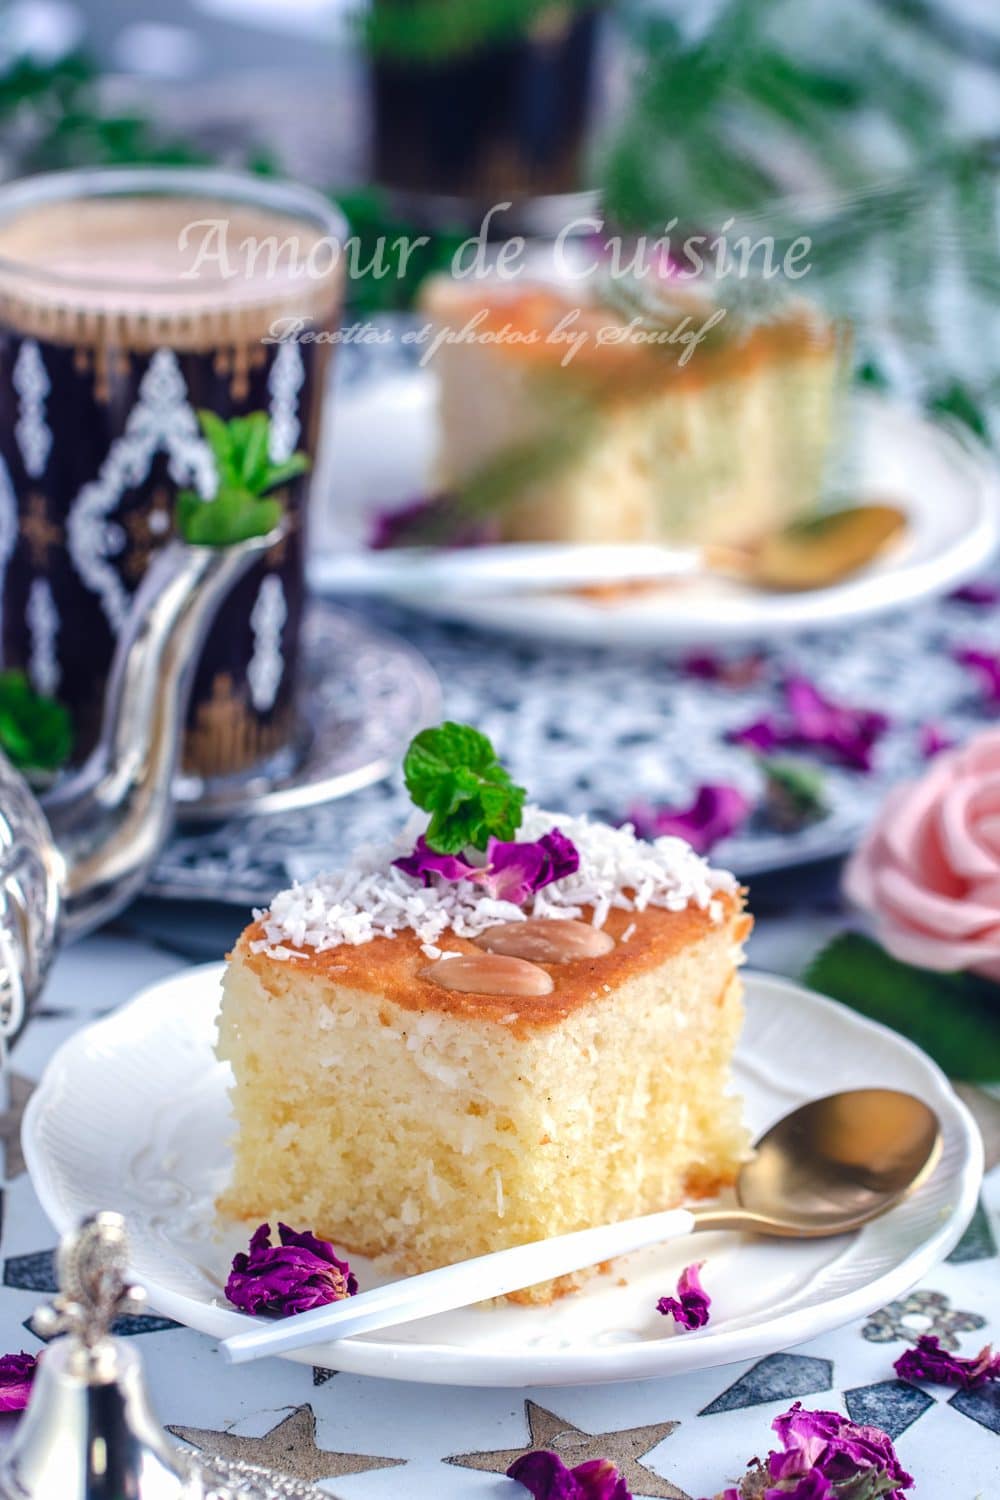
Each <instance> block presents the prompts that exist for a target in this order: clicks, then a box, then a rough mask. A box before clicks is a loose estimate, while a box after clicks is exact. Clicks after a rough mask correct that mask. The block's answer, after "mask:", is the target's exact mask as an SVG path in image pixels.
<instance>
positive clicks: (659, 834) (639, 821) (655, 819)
mask: <svg viewBox="0 0 1000 1500" xmlns="http://www.w3.org/2000/svg"><path fill="white" fill-rule="evenodd" d="M751 810H752V804H751V802H750V799H749V798H748V797H745V796H744V794H743V793H742V792H741V791H740V789H739V787H735V786H726V785H724V784H719V785H714V784H711V783H709V784H707V785H705V786H700V787H699V788H698V790H697V792H696V793H695V797H694V801H693V802H692V803H691V805H690V806H689V807H647V806H645V805H642V804H639V805H637V806H635V807H633V808H631V809H630V810H629V813H628V816H627V819H626V821H627V822H629V823H631V824H632V826H633V828H634V829H635V831H636V833H637V834H638V835H639V837H640V838H642V839H659V838H678V839H685V840H686V841H687V842H688V843H689V844H690V845H691V848H692V849H693V850H694V851H695V853H696V854H707V853H708V852H709V850H710V849H713V848H714V847H715V845H716V844H718V843H721V841H722V840H723V839H726V838H729V836H730V834H733V833H735V832H736V831H737V829H739V828H742V826H743V824H744V823H745V822H746V820H747V818H748V817H749V816H750V813H751Z"/></svg>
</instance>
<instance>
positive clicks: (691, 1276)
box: [656, 1260, 712, 1329]
mask: <svg viewBox="0 0 1000 1500" xmlns="http://www.w3.org/2000/svg"><path fill="white" fill-rule="evenodd" d="M704 1264H705V1262H704V1261H703V1260H699V1261H696V1262H695V1264H694V1265H693V1266H686V1267H685V1269H684V1270H683V1271H682V1272H681V1274H680V1280H679V1281H678V1283H677V1295H676V1297H661V1298H660V1300H659V1302H658V1303H657V1304H656V1311H657V1312H658V1313H662V1314H663V1315H664V1317H666V1316H667V1315H669V1316H670V1317H672V1318H673V1320H674V1322H675V1323H679V1324H680V1326H681V1327H682V1328H689V1329H690V1328H704V1327H705V1325H706V1323H707V1322H708V1320H709V1316H710V1313H709V1309H710V1307H711V1306H712V1299H711V1297H710V1296H709V1295H708V1293H707V1292H706V1291H705V1289H704V1287H703V1286H702V1284H701V1282H700V1280H699V1279H698V1272H699V1271H700V1270H701V1268H702V1266H703V1265H704Z"/></svg>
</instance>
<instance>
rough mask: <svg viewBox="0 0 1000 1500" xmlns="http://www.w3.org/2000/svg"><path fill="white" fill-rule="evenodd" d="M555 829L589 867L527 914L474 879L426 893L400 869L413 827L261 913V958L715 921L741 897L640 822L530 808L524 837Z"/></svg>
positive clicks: (679, 842)
mask: <svg viewBox="0 0 1000 1500" xmlns="http://www.w3.org/2000/svg"><path fill="white" fill-rule="evenodd" d="M553 828H559V829H560V830H561V831H562V832H563V833H564V834H565V835H566V837H567V838H570V839H572V841H573V843H574V844H575V845H576V848H577V850H578V852H579V855H580V868H579V869H578V870H576V871H574V873H573V874H572V875H566V876H564V877H563V878H562V879H561V880H556V881H553V882H552V884H551V885H547V886H545V887H544V888H543V889H542V890H540V891H536V892H535V894H534V895H533V896H532V898H531V900H530V902H529V903H528V904H527V905H525V906H523V907H522V906H514V905H513V904H512V903H511V902H510V901H499V900H496V899H494V898H493V897H491V896H489V895H487V894H486V893H485V892H484V891H483V889H482V887H481V886H479V885H477V884H476V883H475V882H474V881H470V880H457V881H448V880H443V879H442V878H441V877H440V876H437V875H435V876H432V877H431V884H430V885H429V886H427V887H424V886H422V885H421V884H420V883H419V882H418V881H417V880H415V879H413V877H412V876H410V875H404V873H403V871H402V870H397V869H395V868H394V867H393V864H392V861H393V859H395V858H396V857H397V856H398V855H399V854H401V853H408V852H409V850H410V849H411V848H412V846H413V842H414V838H415V834H414V832H413V829H412V828H410V829H409V830H408V831H407V833H406V834H405V835H403V836H402V837H401V838H400V839H399V840H398V841H397V843H396V844H394V845H391V846H390V847H388V848H385V849H381V850H377V851H373V852H372V854H371V855H370V856H369V857H368V858H366V859H364V860H361V861H359V862H358V863H357V864H355V865H352V866H351V867H350V868H348V869H344V870H335V871H332V872H330V873H329V874H323V875H317V876H315V877H314V878H313V879H312V880H308V881H305V882H303V883H301V884H300V883H299V882H296V883H295V885H293V886H292V887H291V888H290V889H289V890H286V891H281V892H280V893H279V894H278V895H277V896H275V898H274V900H273V901H272V903H271V907H270V910H269V911H266V912H255V913H254V915H255V916H256V917H258V918H259V920H260V921H261V924H262V926H263V931H264V937H263V938H262V939H259V940H258V941H257V942H255V943H254V944H253V945H252V946H253V950H254V952H266V953H268V954H269V955H270V956H271V957H272V958H279V959H280V958H292V957H294V956H295V954H294V950H295V949H299V948H313V949H315V951H316V952H317V953H323V952H325V951H326V950H327V949H329V948H338V947H340V945H341V944H343V943H349V944H352V945H356V944H359V943H369V942H371V940H372V939H373V938H375V937H395V935H396V933H397V932H402V931H404V930H406V929H409V930H410V931H412V932H415V933H416V935H417V937H418V938H419V939H420V942H421V943H422V944H424V945H426V946H427V947H432V948H436V947H438V943H439V939H440V938H441V937H442V936H443V934H445V933H447V932H450V933H453V934H455V935H456V936H458V937H464V938H475V937H478V936H479V934H480V933H482V932H485V930H486V928H487V927H493V926H495V925H496V924H497V923H498V922H518V921H523V920H525V919H526V918H528V917H573V918H576V919H579V918H581V917H582V916H583V915H584V910H585V908H589V909H590V910H591V911H592V921H593V924H594V926H595V927H603V926H604V924H605V923H606V921H607V919H608V913H609V912H610V911H611V910H612V908H615V907H617V908H618V909H619V910H624V911H645V909H646V908H647V907H649V906H658V907H663V908H665V909H666V910H667V911H683V910H684V909H685V908H686V907H688V906H697V907H700V908H701V909H702V910H704V911H708V912H709V914H710V915H711V917H712V919H713V921H715V920H718V918H719V915H720V907H719V903H718V901H715V900H713V897H714V896H715V895H716V893H717V892H719V891H734V890H735V889H736V881H735V879H734V877H733V876H732V875H730V874H729V873H728V872H727V871H725V870H715V869H712V868H711V866H710V865H709V864H708V863H707V861H706V860H704V859H702V858H701V856H700V855H698V854H695V852H694V850H693V849H692V848H691V846H690V844H687V843H685V841H684V840H683V839H679V838H659V839H655V840H653V841H651V842H646V841H645V840H644V839H638V838H636V836H635V830H634V829H633V828H632V826H631V824H625V826H624V827H622V828H612V827H611V826H610V825H609V824H607V823H597V822H591V821H590V820H589V819H588V818H566V817H557V816H556V815H555V814H554V813H550V812H543V811H542V809H541V808H537V807H528V808H526V809H525V812H524V821H523V823H522V825H521V828H520V829H519V830H518V836H519V838H520V839H523V840H525V841H528V840H535V839H539V838H541V837H542V835H543V834H545V833H549V832H550V831H551V830H552V829H553ZM418 831H419V830H418ZM425 951H426V948H425Z"/></svg>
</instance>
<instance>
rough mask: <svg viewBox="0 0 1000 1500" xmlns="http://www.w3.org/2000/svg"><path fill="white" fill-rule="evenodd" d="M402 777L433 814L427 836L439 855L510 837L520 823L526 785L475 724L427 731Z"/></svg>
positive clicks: (418, 738) (413, 748) (411, 749)
mask: <svg viewBox="0 0 1000 1500" xmlns="http://www.w3.org/2000/svg"><path fill="white" fill-rule="evenodd" d="M403 775H404V778H405V781H406V790H407V791H408V792H409V794H410V796H411V797H412V798H413V801H414V802H415V803H416V805H417V806H418V807H422V808H423V809H424V811H425V812H429V813H430V814H431V821H430V825H429V827H428V829H427V833H426V835H425V837H426V839H427V842H428V844H429V845H430V847H431V848H432V849H436V850H437V852H438V853H439V854H456V853H458V851H459V850H460V849H465V848H467V847H469V846H470V845H471V846H472V847H473V848H475V849H485V848H486V846H487V844H488V843H489V840H490V838H491V837H492V838H497V839H504V840H508V839H512V838H513V836H514V834H515V833H516V832H517V830H518V828H519V827H520V826H521V814H522V809H523V807H524V799H525V795H526V794H525V791H524V788H523V787H519V786H515V784H514V783H513V782H512V781H511V779H510V776H509V775H508V774H507V772H506V771H505V770H504V768H503V766H502V765H501V764H500V762H499V761H498V760H497V756H496V751H495V750H494V749H493V746H492V745H491V743H490V741H489V740H488V739H487V737H486V735H484V734H480V732H479V730H478V729H473V728H472V727H471V725H468V724H455V723H452V722H450V721H449V722H448V723H445V724H440V725H438V727H437V728H436V729H425V730H423V731H422V732H421V733H420V734H418V735H417V736H416V737H415V738H414V739H413V740H412V742H411V744H410V747H409V749H408V750H407V752H406V757H405V759H404V761H403Z"/></svg>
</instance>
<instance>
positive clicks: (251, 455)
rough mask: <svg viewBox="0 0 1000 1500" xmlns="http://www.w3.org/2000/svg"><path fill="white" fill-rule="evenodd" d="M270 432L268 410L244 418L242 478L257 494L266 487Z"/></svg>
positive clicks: (242, 429) (241, 458)
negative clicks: (265, 478)
mask: <svg viewBox="0 0 1000 1500" xmlns="http://www.w3.org/2000/svg"><path fill="white" fill-rule="evenodd" d="M270 432H271V424H270V422H269V421H268V419H267V414H266V412H262V411H255V412H254V413H253V414H252V415H251V416H249V417H246V418H244V421H243V426H242V428H241V445H240V446H241V450H242V451H241V452H240V478H241V480H242V481H243V483H244V485H245V486H246V488H247V489H248V490H250V491H251V493H252V494H255V495H259V494H260V493H261V491H262V489H263V487H264V476H265V474H266V473H267V470H268V461H267V445H268V440H269V438H270Z"/></svg>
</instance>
